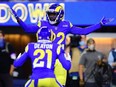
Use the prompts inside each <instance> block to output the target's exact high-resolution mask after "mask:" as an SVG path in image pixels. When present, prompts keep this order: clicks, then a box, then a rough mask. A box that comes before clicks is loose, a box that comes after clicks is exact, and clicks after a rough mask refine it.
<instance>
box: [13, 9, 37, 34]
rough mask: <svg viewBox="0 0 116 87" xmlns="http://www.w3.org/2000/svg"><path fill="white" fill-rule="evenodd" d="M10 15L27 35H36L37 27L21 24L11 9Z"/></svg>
mask: <svg viewBox="0 0 116 87" xmlns="http://www.w3.org/2000/svg"><path fill="white" fill-rule="evenodd" d="M11 11H12V15H13V16H14V17H15V18H16V20H17V22H18V24H19V25H20V26H21V28H22V29H23V30H24V31H25V32H28V33H36V32H37V30H38V29H39V27H38V26H37V25H27V24H26V23H25V22H23V21H22V20H21V19H20V18H19V17H18V16H17V14H16V12H15V11H14V10H13V9H11Z"/></svg>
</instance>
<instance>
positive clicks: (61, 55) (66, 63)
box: [57, 45, 71, 70]
mask: <svg viewBox="0 0 116 87" xmlns="http://www.w3.org/2000/svg"><path fill="white" fill-rule="evenodd" d="M57 55H58V57H57V58H58V59H59V61H60V63H61V64H62V66H63V67H64V68H65V69H66V70H69V69H70V68H71V58H70V55H69V54H68V56H66V54H65V52H64V47H63V46H62V45H59V46H58V48H57Z"/></svg>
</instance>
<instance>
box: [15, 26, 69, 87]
mask: <svg viewBox="0 0 116 87" xmlns="http://www.w3.org/2000/svg"><path fill="white" fill-rule="evenodd" d="M50 36H51V32H50V30H49V29H48V28H46V27H42V28H40V29H39V30H38V32H37V38H38V41H37V42H36V43H34V42H31V43H29V44H28V45H27V46H26V48H25V52H24V53H23V54H22V55H21V54H20V55H19V56H18V58H17V59H16V60H15V61H14V66H15V67H19V66H21V65H23V63H24V62H25V61H26V60H27V59H28V58H31V62H32V75H31V77H30V80H28V81H27V83H26V84H25V87H62V85H61V84H60V83H59V82H58V81H57V80H56V78H55V74H54V67H55V66H54V65H55V61H56V59H57V58H58V59H59V61H60V63H61V64H62V66H63V67H64V68H65V69H66V70H69V69H70V67H71V58H70V55H69V53H65V52H64V50H63V49H62V46H61V45H59V44H57V43H53V42H51V41H50Z"/></svg>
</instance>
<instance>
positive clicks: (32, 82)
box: [25, 80, 34, 87]
mask: <svg viewBox="0 0 116 87" xmlns="http://www.w3.org/2000/svg"><path fill="white" fill-rule="evenodd" d="M28 85H29V86H28ZM27 86H28V87H34V80H28V81H27V82H26V84H25V87H27Z"/></svg>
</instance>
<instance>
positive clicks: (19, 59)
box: [13, 52, 28, 67]
mask: <svg viewBox="0 0 116 87" xmlns="http://www.w3.org/2000/svg"><path fill="white" fill-rule="evenodd" d="M27 58H28V56H27V53H26V52H24V53H23V54H22V55H21V54H19V56H18V57H17V59H16V60H15V61H14V63H13V64H14V67H19V66H22V65H23V64H24V62H25V61H26V60H27Z"/></svg>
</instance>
